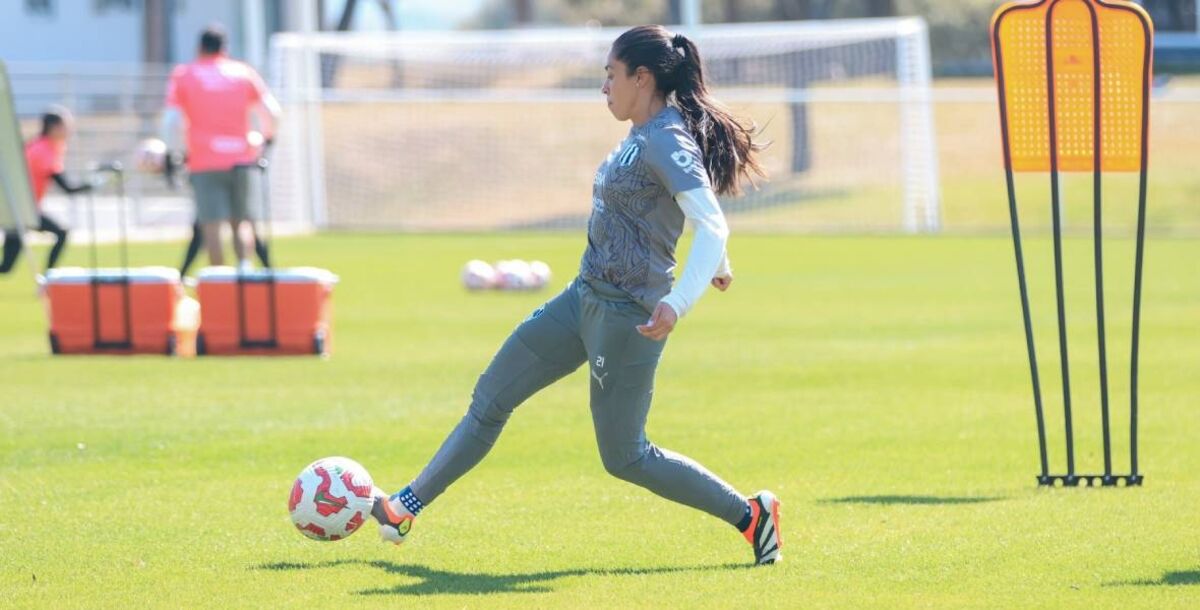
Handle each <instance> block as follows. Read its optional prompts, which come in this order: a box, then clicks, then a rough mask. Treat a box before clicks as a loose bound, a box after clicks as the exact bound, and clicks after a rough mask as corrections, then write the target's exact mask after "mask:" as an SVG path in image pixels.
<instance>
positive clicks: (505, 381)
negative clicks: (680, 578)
mask: <svg viewBox="0 0 1200 610" xmlns="http://www.w3.org/2000/svg"><path fill="white" fill-rule="evenodd" d="M648 316H649V314H648V312H647V311H646V310H645V309H644V308H643V307H642V306H641V305H639V304H637V303H636V302H634V301H633V299H632V298H630V297H629V296H628V295H627V294H625V293H624V292H622V291H621V290H619V289H617V288H615V287H613V286H611V285H608V284H605V283H603V282H600V281H597V280H583V279H580V278H576V279H575V280H574V281H573V282H571V284H570V285H569V286H567V288H566V289H565V290H563V292H562V293H561V294H559V295H558V296H556V297H554V298H553V299H551V300H550V301H549V302H547V303H546V304H545V305H543V306H542V307H541V308H539V309H538V310H537V311H534V312H533V314H532V315H530V316H529V318H528V319H527V320H525V321H524V322H522V323H521V325H520V326H518V327H517V329H516V330H515V331H514V332H513V334H512V335H510V336H509V337H508V340H506V341H505V342H504V345H503V346H501V348H500V351H499V352H497V353H496V356H495V357H494V358H493V359H492V363H491V364H489V365H488V368H487V370H485V371H484V372H483V375H480V377H479V381H478V383H476V384H475V392H474V394H473V397H472V401H471V407H470V408H469V409H468V410H467V414H466V416H464V417H463V418H462V421H461V422H459V424H458V426H457V427H455V428H454V431H453V432H451V433H450V436H449V437H448V438H446V441H445V442H444V443H442V447H441V448H440V449H438V452H437V454H436V455H434V456H433V459H432V460H430V461H429V464H428V465H427V466H425V470H423V471H422V472H421V474H420V475H419V476H417V478H416V479H415V480H413V482H412V491H413V493H414V494H416V496H417V497H418V498H420V499H421V501H422V502H424V503H425V504H429V503H430V502H433V501H434V500H435V499H436V498H437V497H438V496H439V495H441V493H442V492H443V491H445V490H446V487H447V486H449V485H450V484H451V483H453V482H454V481H456V480H458V478H459V477H461V476H462V475H464V474H466V473H467V471H469V470H470V469H471V468H473V467H474V466H475V465H476V464H478V463H479V461H480V460H482V459H483V456H485V455H487V452H488V451H489V450H490V449H491V448H492V445H494V444H495V443H496V439H497V438H499V436H500V431H501V430H502V429H503V428H504V424H505V422H507V421H508V417H509V416H510V415H512V411H513V409H515V408H517V406H518V405H520V404H521V403H522V402H525V399H527V398H529V397H530V396H532V395H534V394H535V393H536V392H537V391H538V390H541V389H542V388H544V387H546V386H548V385H550V384H551V383H554V382H555V381H558V380H559V379H561V378H563V377H564V376H566V375H567V374H568V373H571V372H572V371H574V370H575V369H577V368H579V365H581V364H583V363H584V362H587V363H588V364H589V366H590V368H591V376H590V383H591V388H592V392H591V408H592V422H593V424H594V425H595V428H596V443H597V444H598V445H599V447H600V459H601V460H602V461H603V462H604V468H605V470H607V471H608V472H609V473H610V474H612V475H613V476H615V477H617V478H619V479H623V480H625V481H629V482H630V483H633V484H635V485H640V486H642V487H645V488H646V489H648V490H650V491H652V492H654V493H656V494H658V495H660V496H662V497H664V498H667V499H668V500H673V501H675V502H679V503H681V504H685V505H687V506H691V507H693V508H697V509H699V510H702V511H704V512H706V513H708V514H710V515H713V516H715V517H717V518H719V519H723V520H725V521H726V522H728V523H730V524H733V525H736V524H737V523H738V522H739V521H740V520H741V519H742V516H743V514H744V512H745V509H746V500H745V499H744V498H743V497H741V496H740V495H738V493H737V491H735V490H734V489H733V488H732V487H730V486H729V484H728V483H726V482H725V481H722V480H721V479H719V478H718V477H717V476H716V475H714V474H713V473H711V472H709V471H708V470H706V469H705V468H704V467H703V466H701V465H700V464H697V463H696V462H694V461H692V460H690V459H688V458H686V457H684V456H682V455H679V454H677V453H673V452H671V451H668V450H665V449H662V448H660V447H657V446H655V445H654V444H653V443H651V442H649V441H648V440H646V414H647V413H648V412H649V411H650V399H651V398H652V396H653V393H654V371H655V369H656V368H657V367H658V360H659V357H660V356H661V355H662V350H663V347H664V346H665V343H666V342H665V341H664V342H658V341H653V340H651V339H647V338H646V337H643V336H642V335H641V334H639V333H638V332H637V329H636V328H635V326H637V325H638V324H644V323H645V322H646V319H647V318H648Z"/></svg>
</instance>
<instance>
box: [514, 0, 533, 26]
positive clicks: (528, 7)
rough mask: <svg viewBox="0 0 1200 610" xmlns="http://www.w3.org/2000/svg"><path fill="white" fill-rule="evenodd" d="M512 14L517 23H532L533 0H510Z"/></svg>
mask: <svg viewBox="0 0 1200 610" xmlns="http://www.w3.org/2000/svg"><path fill="white" fill-rule="evenodd" d="M512 2H513V15H514V17H515V19H516V21H517V25H529V24H531V23H533V0H512Z"/></svg>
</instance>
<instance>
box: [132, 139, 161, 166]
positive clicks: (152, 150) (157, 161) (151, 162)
mask: <svg viewBox="0 0 1200 610" xmlns="http://www.w3.org/2000/svg"><path fill="white" fill-rule="evenodd" d="M133 161H134V165H135V166H136V167H137V168H138V171H143V172H146V173H150V174H156V173H158V172H161V171H162V170H163V167H164V166H165V165H166V161H167V145H166V143H164V142H163V141H162V140H159V139H158V138H146V139H145V140H142V141H141V142H138V145H137V149H135V150H134V152H133Z"/></svg>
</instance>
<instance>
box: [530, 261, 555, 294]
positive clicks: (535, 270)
mask: <svg viewBox="0 0 1200 610" xmlns="http://www.w3.org/2000/svg"><path fill="white" fill-rule="evenodd" d="M529 274H530V275H531V276H533V285H532V288H535V289H541V288H545V287H546V284H549V283H550V265H547V264H546V263H544V262H542V261H533V262H531V263H529Z"/></svg>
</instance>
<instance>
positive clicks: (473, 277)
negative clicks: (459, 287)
mask: <svg viewBox="0 0 1200 610" xmlns="http://www.w3.org/2000/svg"><path fill="white" fill-rule="evenodd" d="M462 283H463V286H466V288H467V290H484V289H486V288H491V287H492V286H494V285H495V284H496V270H495V269H493V268H492V266H491V265H489V264H487V263H485V262H483V261H481V260H473V261H467V264H466V266H464V267H463V269H462Z"/></svg>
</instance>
